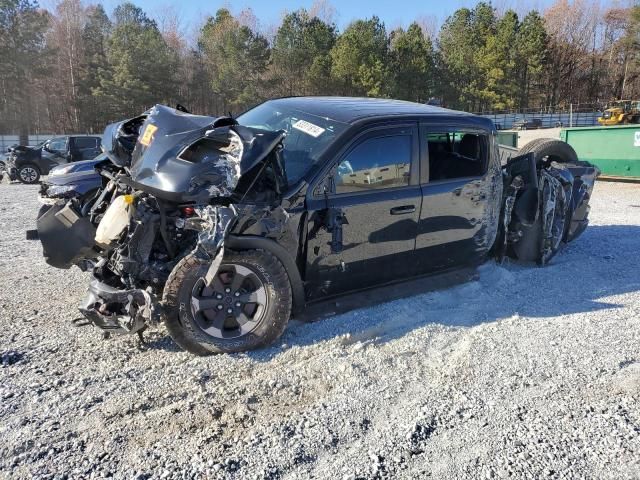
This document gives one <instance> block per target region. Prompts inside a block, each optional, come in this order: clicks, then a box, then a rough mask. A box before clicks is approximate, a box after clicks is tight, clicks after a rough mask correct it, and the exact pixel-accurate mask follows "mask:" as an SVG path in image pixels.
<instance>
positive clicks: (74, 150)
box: [71, 137, 100, 162]
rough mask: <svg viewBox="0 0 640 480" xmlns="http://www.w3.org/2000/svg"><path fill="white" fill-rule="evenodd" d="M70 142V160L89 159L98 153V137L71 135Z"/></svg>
mask: <svg viewBox="0 0 640 480" xmlns="http://www.w3.org/2000/svg"><path fill="white" fill-rule="evenodd" d="M71 140H72V143H71V161H72V162H77V161H80V160H91V159H92V158H95V157H97V156H98V155H99V154H100V139H99V138H98V137H73V138H72V139H71Z"/></svg>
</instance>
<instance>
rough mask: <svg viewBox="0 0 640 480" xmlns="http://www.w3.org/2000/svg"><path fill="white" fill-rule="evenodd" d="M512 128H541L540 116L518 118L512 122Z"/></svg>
mask: <svg viewBox="0 0 640 480" xmlns="http://www.w3.org/2000/svg"><path fill="white" fill-rule="evenodd" d="M511 128H513V129H514V130H537V129H538V128H542V119H541V118H531V119H529V120H527V119H519V120H516V121H515V122H513V125H512V127H511Z"/></svg>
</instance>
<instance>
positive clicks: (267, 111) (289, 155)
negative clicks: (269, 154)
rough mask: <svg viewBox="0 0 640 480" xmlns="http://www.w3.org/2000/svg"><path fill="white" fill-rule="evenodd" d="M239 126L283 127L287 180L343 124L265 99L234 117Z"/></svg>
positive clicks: (308, 162)
mask: <svg viewBox="0 0 640 480" xmlns="http://www.w3.org/2000/svg"><path fill="white" fill-rule="evenodd" d="M237 120H238V122H239V123H240V124H241V125H244V126H247V127H254V128H260V129H263V130H272V131H277V130H284V131H285V132H286V134H287V135H286V137H285V139H284V141H283V146H284V150H283V158H284V164H285V170H286V172H287V180H288V182H289V184H290V185H291V184H293V183H295V182H297V181H298V180H300V179H301V178H302V177H303V176H304V175H305V174H306V173H307V172H308V171H309V170H310V169H311V167H312V166H313V165H314V164H315V163H316V162H317V161H318V159H319V158H320V156H321V155H322V154H323V153H324V152H325V150H326V149H327V148H328V147H329V145H331V144H332V143H333V141H334V140H335V139H336V138H337V137H338V136H339V135H340V134H341V133H342V132H343V131H344V130H345V129H346V128H347V127H348V125H347V124H344V123H341V122H338V121H336V120H331V119H329V118H322V117H318V116H316V115H312V114H310V113H305V112H301V111H299V110H293V109H288V108H281V107H279V106H278V105H277V104H274V103H273V102H265V103H263V104H261V105H258V106H257V107H255V108H253V109H251V110H249V111H248V112H245V113H243V114H242V115H240V116H239V117H238V118H237Z"/></svg>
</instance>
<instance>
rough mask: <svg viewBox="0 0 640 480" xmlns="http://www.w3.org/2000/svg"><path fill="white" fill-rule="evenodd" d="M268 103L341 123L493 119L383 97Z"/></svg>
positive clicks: (301, 99)
mask: <svg viewBox="0 0 640 480" xmlns="http://www.w3.org/2000/svg"><path fill="white" fill-rule="evenodd" d="M268 103H273V104H276V105H282V107H287V108H292V109H295V110H299V111H301V112H306V113H310V114H311V115H316V116H318V117H323V118H330V119H332V120H337V121H338V122H343V123H355V122H357V121H359V120H362V119H365V118H371V117H387V116H406V117H410V116H412V117H413V116H433V115H438V116H448V117H455V116H461V117H462V116H464V117H472V118H474V119H481V120H484V121H481V122H480V123H483V124H484V123H487V125H489V124H491V128H493V123H492V122H491V121H490V120H488V119H485V118H483V117H479V116H477V115H473V114H471V113H466V112H459V111H457V110H449V109H447V108H441V107H434V106H432V105H426V104H422V103H414V102H406V101H404V100H390V99H386V98H359V97H286V98H277V99H274V100H270V101H269V102H268Z"/></svg>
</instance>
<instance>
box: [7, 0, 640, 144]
mask: <svg viewBox="0 0 640 480" xmlns="http://www.w3.org/2000/svg"><path fill="white" fill-rule="evenodd" d="M334 19H335V10H334V9H333V8H332V7H331V5H329V4H328V3H326V2H325V1H323V0H320V1H318V2H316V3H315V4H314V5H313V6H312V7H311V8H310V9H309V10H305V9H299V10H297V11H293V12H289V13H287V14H285V15H284V16H283V18H282V20H281V22H280V24H279V25H278V26H277V27H276V28H273V29H272V30H271V31H264V30H261V28H259V22H258V21H257V20H256V18H255V16H254V15H253V14H252V12H251V11H250V10H245V11H242V12H240V13H237V14H235V15H234V14H233V13H232V12H231V11H230V10H228V9H225V8H221V9H219V10H218V11H217V12H216V13H215V15H214V16H211V17H209V18H207V19H206V20H205V21H204V22H203V24H202V25H201V27H200V28H199V29H198V31H197V34H196V35H195V37H196V38H195V39H192V40H188V39H187V36H186V35H185V34H184V32H182V31H181V28H180V26H179V22H178V21H177V19H176V18H174V17H171V16H166V17H163V18H162V19H161V21H158V19H153V18H151V17H150V16H149V15H148V14H147V13H146V12H145V11H143V10H142V9H141V8H139V7H137V6H135V5H134V4H132V3H127V2H125V3H122V4H120V5H119V6H117V7H116V8H115V9H114V11H113V12H110V15H109V14H108V13H107V12H106V11H105V10H104V8H103V7H102V5H101V4H89V5H88V4H85V3H83V2H82V1H81V0H61V1H59V2H58V3H57V4H56V6H55V8H54V9H53V10H46V9H43V8H40V7H39V5H38V4H37V2H35V1H33V0H0V132H2V133H23V134H24V133H26V132H30V133H35V132H85V131H86V132H100V131H101V130H102V129H103V128H104V126H105V124H106V123H108V122H111V121H114V120H117V119H121V118H125V117H130V116H133V115H136V114H139V113H140V112H142V111H144V110H145V109H147V108H148V107H150V106H152V105H153V104H155V103H166V104H169V105H175V104H177V103H180V104H182V105H185V106H186V107H187V108H188V109H190V110H191V111H193V112H194V113H203V114H210V115H218V114H227V113H229V112H231V113H232V114H237V113H240V112H241V111H243V110H244V109H246V108H248V107H250V106H252V105H255V104H257V103H259V102H260V101H262V100H264V99H268V98H273V97H279V96H289V95H359V96H375V97H391V98H398V99H405V100H411V101H415V102H427V101H429V100H430V99H437V100H438V102H440V103H442V104H444V105H446V106H447V107H451V108H456V109H462V110H467V111H472V112H482V111H489V110H515V109H526V108H548V107H555V106H558V105H560V106H562V105H567V104H569V103H584V102H606V101H608V100H611V99H615V98H622V97H626V98H637V97H640V80H639V77H640V5H639V4H638V3H635V4H630V5H629V6H626V7H611V8H607V9H601V8H600V7H599V2H597V1H596V0H574V1H573V2H569V1H568V0H557V1H556V2H555V3H554V4H552V5H551V6H550V7H549V8H548V9H547V10H545V11H544V12H539V11H536V10H531V11H530V12H528V13H526V14H524V15H522V16H519V15H518V13H516V12H515V11H513V10H510V9H507V10H505V11H498V9H497V8H495V7H494V6H493V5H492V4H491V3H486V2H480V3H478V4H477V5H476V6H475V7H473V8H460V9H458V10H456V11H455V12H454V13H453V14H452V15H451V16H449V17H448V18H447V19H446V20H445V21H444V22H443V23H442V25H441V26H440V28H439V29H436V28H433V24H432V23H430V22H428V21H425V20H424V19H417V20H416V21H415V22H413V23H411V24H410V25H409V26H408V27H407V28H401V27H398V28H392V29H390V28H388V27H387V26H386V25H385V24H384V23H383V22H382V21H381V20H380V19H379V18H377V17H375V16H374V17H372V18H366V19H359V20H355V21H353V22H351V23H350V24H349V25H348V26H347V27H346V28H344V30H342V31H339V29H338V28H337V26H336V22H335V20H334Z"/></svg>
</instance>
